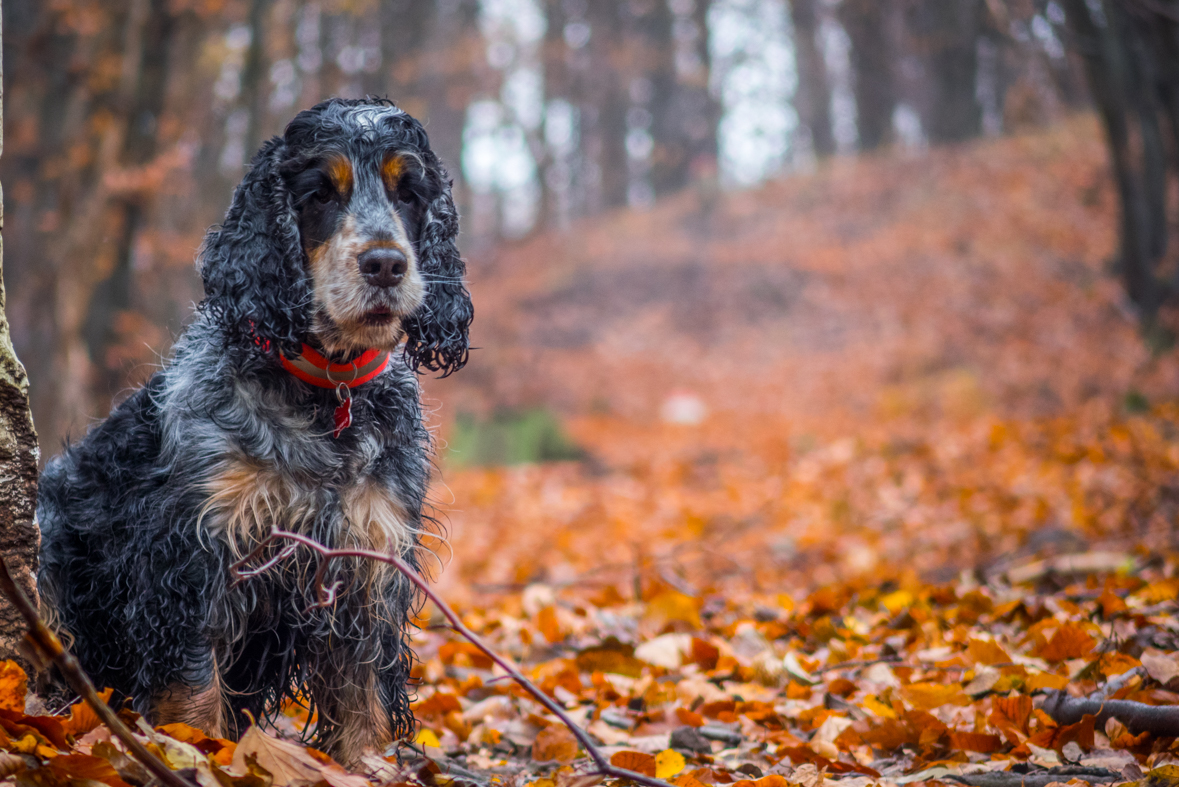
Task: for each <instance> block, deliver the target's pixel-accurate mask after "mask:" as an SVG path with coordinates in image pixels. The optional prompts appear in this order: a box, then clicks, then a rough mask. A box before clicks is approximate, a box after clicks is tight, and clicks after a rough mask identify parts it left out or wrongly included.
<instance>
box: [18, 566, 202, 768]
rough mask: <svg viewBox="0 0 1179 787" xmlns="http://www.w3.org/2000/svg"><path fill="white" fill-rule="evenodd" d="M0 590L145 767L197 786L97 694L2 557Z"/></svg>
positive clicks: (35, 640)
mask: <svg viewBox="0 0 1179 787" xmlns="http://www.w3.org/2000/svg"><path fill="white" fill-rule="evenodd" d="M0 591H2V592H3V594H4V596H5V597H6V598H7V599H8V600H9V601H11V602H12V604H13V605H14V606H15V607H16V608H17V610H18V611H19V612H20V614H21V617H23V618H24V619H25V623H27V624H28V626H29V632H28V634H27V635H26V636H27V637H28V641H29V642H31V643H32V644H33V645H34V646H35V647H36V649H37V650H38V651H39V652H40V653H41V654H42V655H43V656H45V657H46V658H48V659H49V660H50V661H52V662H53V663H54V665H55V666H56V667H57V669H58V671H60V672H61V675H62V677H63V678H65V679H66V682H68V683H69V684H70V686H71V687H72V688H73V689H74V691H76V692H78V694H80V695H81V696H82V699H84V700H86V704H87V705H89V706H90V707H91V708H92V709H93V710H94V712H95V713H96V714H98V718H100V719H102V723H103V724H105V725H106V726H107V728H108V729H110V731H111V733H112V734H114V736H115V737H116V738H118V739H119V740H120V741H122V742H123V745H124V746H126V747H127V749H128V750H129V751H130V752H131V753H132V754H133V755H135V759H137V760H139V762H140V763H142V764H143V766H144V767H145V768H147V769H148V770H149V771H151V773H152V775H153V776H155V777H156V778H157V779H159V780H160V781H161V782H162V783H163V784H164V785H166V787H194V786H193V785H192V784H191V783H189V782H188V781H186V780H185V779H183V778H181V776H180V775H179V774H178V773H176V771H174V770H172V769H171V768H169V767H168V766H167V764H165V763H164V762H163V761H162V760H161V759H160V758H159V757H156V756H155V755H154V754H152V753H151V752H150V751H148V749H147V747H145V746H144V745H143V744H142V743H140V742H139V740H138V739H137V738H136V737H135V736H134V735H133V734H132V733H131V730H130V729H129V728H128V727H127V725H125V724H123V722H122V720H120V719H119V717H118V716H117V715H115V712H114V711H113V710H111V707H110V706H109V705H107V704H106V703H105V702H103V701H102V698H101V697H99V696H98V692H97V691H96V690H95V689H94V683H92V682H91V680H90V678H89V676H87V675H86V673H85V672H84V671H83V670H82V665H81V664H79V663H78V660H77V659H76V658H74V656H73V654H72V653H70V652H69V651H67V650H66V649H65V648H64V647H63V646H62V644H61V640H59V639H58V638H57V635H56V634H54V633H53V632H52V631H50V630H49V627H48V626H46V625H45V621H43V620H41V616H40V615H39V614H38V613H37V608H36V607H34V606H33V603H32V602H31V601H29V597H28V596H26V595H25V592H24V591H23V590H21V588H20V586H18V585H17V584H16V582H15V580H13V578H12V574H11V573H9V571H8V566H7V565H6V564H5V562H4V561H3V560H0Z"/></svg>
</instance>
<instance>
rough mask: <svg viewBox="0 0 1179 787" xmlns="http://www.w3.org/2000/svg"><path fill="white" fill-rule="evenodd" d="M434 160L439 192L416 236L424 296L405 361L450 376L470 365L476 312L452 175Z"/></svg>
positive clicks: (409, 326)
mask: <svg viewBox="0 0 1179 787" xmlns="http://www.w3.org/2000/svg"><path fill="white" fill-rule="evenodd" d="M430 158H433V156H432V155H431V156H430ZM430 163H431V165H432V166H431V167H430V172H429V175H430V177H431V178H437V185H438V193H437V196H435V197H434V199H432V200H431V201H430V204H429V207H428V208H427V209H426V215H425V218H424V219H423V225H422V230H421V234H420V235H419V236H418V264H419V265H420V266H421V272H422V279H423V283H424V284H425V286H426V298H425V300H424V301H423V303H422V305H421V306H420V307H418V310H417V311H416V312H414V313H413V314H412V315H411V316H410V317H409V319H407V320H406V321H405V335H406V342H405V359H406V362H407V363H408V364H409V366H410V368H412V369H414V370H415V371H417V370H419V369H420V368H421V367H425V368H427V369H429V370H430V371H433V372H442V376H443V377H446V376H448V375H450V374H452V373H454V372H457V371H458V370H459V369H461V368H463V366H464V365H465V364H466V363H467V356H468V354H469V349H470V348H469V344H468V339H467V334H468V331H469V330H470V327H471V320H472V319H473V318H474V316H475V311H474V308H473V307H472V305H471V294H470V293H469V292H467V285H466V283H465V282H464V281H463V276H464V274H465V273H466V271H467V266H466V264H464V263H463V260H462V257H460V256H459V252H458V246H457V245H456V241H457V239H458V211H457V210H456V209H455V206H454V198H453V197H452V196H451V192H450V178H449V176H447V174H446V171H445V170H444V169H443V168H442V165H441V164H440V163H437V160H436V159H435V160H434V161H432V162H430Z"/></svg>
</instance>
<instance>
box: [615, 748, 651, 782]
mask: <svg viewBox="0 0 1179 787" xmlns="http://www.w3.org/2000/svg"><path fill="white" fill-rule="evenodd" d="M610 764H611V765H613V766H614V767H615V768H625V769H626V770H628V771H634V772H635V773H641V774H643V775H644V776H654V775H655V770H656V768H655V758H654V757H653V756H652V755H650V754H646V753H644V752H641V751H628V750H623V751H619V752H615V753H614V754H613V755H612V756H611V757H610Z"/></svg>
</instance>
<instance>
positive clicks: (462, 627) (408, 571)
mask: <svg viewBox="0 0 1179 787" xmlns="http://www.w3.org/2000/svg"><path fill="white" fill-rule="evenodd" d="M279 540H285V541H294V542H298V543H300V544H302V545H303V546H305V547H308V548H309V549H311V550H312V551H314V552H316V553H317V554H318V555H319V556H320V558H321V560H320V563H319V568H318V570H317V571H316V572H315V586H316V594H317V596H318V597H319V603H320V604H321V605H322V606H329V605H331V603H332V602H333V601H334V599H335V594H336V592H337V591H338V588H337V587H331V588H328V587H325V586H324V584H323V580H324V576H325V574H326V572H327V566H328V563H329V561H331V560H334V559H336V558H342V557H361V558H368V559H370V560H377V561H380V562H382V563H388V564H389V565H391V566H393V567H394V568H396V569H397V570H398V571H400V572H401V573H402V574H403V575H405V578H406V579H408V580H409V581H410V582H412V583H413V584H414V585H415V586H416V587H417V589H418V590H420V591H422V594H423V595H424V596H425V597H426V598H428V599H430V601H432V602H434V606H436V607H437V608H438V611H439V612H441V613H442V616H443V617H445V618H446V619H447V620H448V621H450V625H451V626H453V627H454V630H455V631H457V632H458V633H459V634H461V635H462V636H463V638H465V639H466V640H467V641H468V642H470V643H471V644H472V645H474V646H475V647H477V648H478V649H479V650H481V651H482V652H483V653H484V654H485V655H486V656H487V657H488V658H489V659H491V660H492V661H493V662H495V663H496V664H497V665H499V667H500V668H501V669H502V670H504V671H505V672H507V673H508V675H510V676H511V678H512V680H514V681H516V683H518V684H519V685H520V687H521V688H523V689H524V690H525V691H526V692H528V693H529V694H531V695H532V697H533V699H535V700H536V701H537V702H539V703H540V704H541V705H543V706H544V707H545V709H547V710H548V711H549V712H550V713H552V714H553V715H554V716H556V717H557V718H558V719H560V720H561V723H562V724H564V725H565V726H566V727H568V728H569V731H570V732H571V733H573V737H575V738H577V742H578V743H580V744H581V747H582V748H583V749H585V751H586V753H587V754H588V755H589V756H590V759H591V760H593V761H594V766H595V767H596V768H597V770H596V771H594V775H596V776H607V777H611V778H615V779H629V780H630V781H632V782H634V783H635V784H643V785H647V787H673V785H671V784H669V783H668V782H666V781H664V780H663V779H656V778H654V777H653V776H647V775H646V774H642V773H636V772H635V771H631V770H627V769H626V768H619V767H617V766H615V765H611V764H610V761H609V760H607V759H606V757H605V755H604V754H602V752H600V751H599V750H598V747H597V746H596V745H595V744H594V742H593V740H592V739H591V738H590V737H589V734H588V733H587V732H586V731H585V730H583V729H581V728H580V727H578V726H577V724H575V723H574V721H573V719H571V718H569V715H568V714H567V713H565V709H564V708H562V707H561V706H560V705H559V704H558V703H557V702H556V701H554V700H553V699H552V698H551V697H549V695H547V694H545V693H544V692H543V691H541V690H540V689H539V688H537V686H536V684H534V683H533V682H532V681H530V680H529V679H528V678H526V677H524V673H522V672H520V670H519V669H517V667H516V665H515V664H513V663H512V662H510V661H508V660H507V659H505V658H503V657H502V656H500V655H499V654H498V653H496V652H495V651H494V650H492V649H491V648H490V647H489V646H488V645H487V644H486V643H484V642H483V640H482V639H481V638H480V637H479V635H478V634H476V633H475V632H473V631H471V630H470V629H469V628H467V626H466V624H464V623H463V621H462V620H461V619H460V618H459V616H458V614H457V613H456V612H455V611H454V610H453V609H451V608H450V606H449V605H447V603H446V602H445V601H443V600H442V599H441V598H439V596H438V594H436V593H435V592H434V591H433V590H431V589H430V586H429V585H428V584H427V583H426V580H424V579H422V576H421V575H420V574H418V572H417V571H415V570H414V569H413V568H412V567H411V566H410V565H409V564H408V563H406V562H405V561H404V560H402V559H401V557H400V556H398V555H394V554H392V553H384V552H373V551H371V550H367V549H329V548H328V547H325V546H324V545H323V544H321V543H319V542H318V541H316V540H315V539H312V538H308V537H307V536H301V535H299V534H298V533H288V532H286V531H285V530H273V531H271V533H270V535H269V536H267V537H266V538H265V539H264V540H263V541H262V542H261V543H260V544H258V546H257V548H255V549H254V551H253V552H251V553H250V554H249V555H247V556H246V557H245V558H243V559H242V560H239V561H238V562H237V563H234V564H233V565H232V566H231V567H230V569H229V570H230V573H231V574H234V575H236V576H237V578H238V580H239V581H241V580H244V579H248V578H249V577H253V576H257V575H258V573H259V571H260V570H265V569H267V568H270V567H272V566H274V565H275V564H276V563H277V562H278V561H279V560H281V559H282V558H283V557H286V556H288V555H289V554H290V552H289V551H288V550H286V549H284V550H283V551H282V552H281V553H280V554H279V555H278V556H276V557H274V558H272V559H271V560H268V561H266V563H264V564H263V567H262V568H259V569H252V570H245V568H244V567H245V564H246V563H247V562H248V561H250V560H252V559H253V558H255V557H257V556H259V555H261V554H262V551H263V549H264V548H265V547H266V546H267V545H268V544H271V543H274V542H275V541H279Z"/></svg>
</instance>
